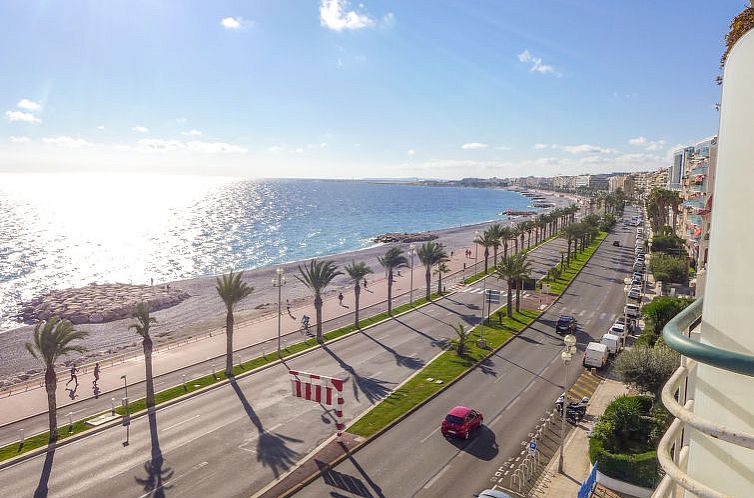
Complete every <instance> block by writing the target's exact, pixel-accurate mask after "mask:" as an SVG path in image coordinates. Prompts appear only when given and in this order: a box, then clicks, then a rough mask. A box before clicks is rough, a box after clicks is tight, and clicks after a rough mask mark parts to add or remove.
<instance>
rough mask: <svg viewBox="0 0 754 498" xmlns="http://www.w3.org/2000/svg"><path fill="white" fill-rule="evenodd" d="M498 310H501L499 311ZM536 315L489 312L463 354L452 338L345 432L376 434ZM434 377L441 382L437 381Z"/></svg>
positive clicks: (442, 386) (474, 364)
mask: <svg viewBox="0 0 754 498" xmlns="http://www.w3.org/2000/svg"><path fill="white" fill-rule="evenodd" d="M499 313H502V315H499ZM539 315H540V312H539V311H535V310H521V311H520V312H515V313H514V314H513V317H512V318H508V317H507V316H505V313H504V311H498V312H496V313H495V314H493V318H491V319H490V320H487V321H486V322H485V325H484V326H482V327H476V328H474V329H473V330H472V331H471V333H470V334H469V338H468V340H467V342H466V352H465V354H464V355H463V356H459V355H458V353H457V352H456V349H455V347H456V345H457V341H453V342H452V344H453V349H450V350H448V351H445V352H444V353H443V354H441V355H440V356H439V357H437V358H436V359H435V360H434V361H432V362H431V363H430V364H428V365H427V366H425V367H424V368H423V369H422V370H421V371H419V372H418V373H417V374H416V375H415V376H414V377H412V378H411V379H410V380H409V381H408V382H406V383H405V384H403V385H402V386H401V387H400V388H398V389H396V390H395V391H394V392H393V393H392V394H390V395H389V396H388V397H387V398H385V399H384V400H382V401H381V402H380V403H379V404H377V405H376V406H375V407H374V408H372V409H371V410H370V411H369V412H368V413H367V414H366V415H364V416H363V417H361V418H360V419H359V420H357V421H356V422H355V423H354V424H353V425H352V426H351V427H349V428H348V429H347V430H348V432H350V433H352V434H357V435H359V436H364V437H369V436H372V435H374V434H376V433H377V432H379V431H380V430H382V429H384V428H385V427H387V426H388V425H390V424H391V423H392V422H394V421H395V420H397V419H398V418H399V417H400V416H401V415H403V414H405V413H407V412H408V411H409V410H411V409H412V408H414V407H415V406H417V405H419V404H420V403H422V402H423V401H426V400H427V399H429V398H430V397H431V396H432V395H433V394H435V393H436V392H438V391H440V390H442V389H443V388H445V386H447V385H448V384H449V383H450V382H451V381H453V380H454V379H456V378H458V377H459V376H461V375H462V374H463V373H465V372H466V371H468V370H470V369H472V368H474V367H475V366H477V365H478V364H479V363H480V362H481V361H482V360H484V359H485V358H487V357H488V356H489V355H490V354H491V353H492V351H494V350H496V349H497V348H498V347H500V346H502V345H503V344H505V343H506V342H508V340H510V338H511V337H513V336H514V335H515V334H517V333H518V332H520V331H521V330H523V329H524V328H525V327H526V326H527V325H529V324H530V323H532V322H533V321H534V320H536V318H537V317H538V316H539ZM449 332H450V330H449ZM451 333H452V332H451ZM480 333H483V334H484V339H485V340H486V341H487V344H488V346H489V347H490V348H491V349H481V348H479V347H478V346H477V339H479V338H480ZM437 381H441V382H440V383H438V382H437Z"/></svg>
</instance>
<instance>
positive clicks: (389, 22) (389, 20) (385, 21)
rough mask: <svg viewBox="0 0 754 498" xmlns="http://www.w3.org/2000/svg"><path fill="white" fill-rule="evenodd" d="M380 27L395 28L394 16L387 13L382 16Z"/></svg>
mask: <svg viewBox="0 0 754 498" xmlns="http://www.w3.org/2000/svg"><path fill="white" fill-rule="evenodd" d="M382 25H383V26H384V27H386V28H392V27H393V26H395V14H393V13H392V12H388V13H387V14H385V15H384V16H382Z"/></svg>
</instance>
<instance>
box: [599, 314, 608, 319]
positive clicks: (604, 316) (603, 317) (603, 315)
mask: <svg viewBox="0 0 754 498" xmlns="http://www.w3.org/2000/svg"><path fill="white" fill-rule="evenodd" d="M605 318H607V313H604V312H603V313H600V320H604V319H605Z"/></svg>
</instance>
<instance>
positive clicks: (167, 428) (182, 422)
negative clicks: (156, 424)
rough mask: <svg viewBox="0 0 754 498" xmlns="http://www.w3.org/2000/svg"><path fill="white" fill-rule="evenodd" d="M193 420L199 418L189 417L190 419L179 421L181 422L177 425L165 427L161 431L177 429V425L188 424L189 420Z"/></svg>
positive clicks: (196, 416) (197, 416)
mask: <svg viewBox="0 0 754 498" xmlns="http://www.w3.org/2000/svg"><path fill="white" fill-rule="evenodd" d="M195 418H199V415H194V416H193V417H191V418H187V419H186V420H183V421H181V422H178V423H177V424H173V425H171V426H170V427H165V428H164V429H162V430H163V431H169V430H170V429H172V428H173V427H178V426H179V425H181V424H185V423H186V422H188V421H190V420H194V419H195Z"/></svg>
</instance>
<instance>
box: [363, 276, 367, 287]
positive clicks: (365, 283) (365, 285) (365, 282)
mask: <svg viewBox="0 0 754 498" xmlns="http://www.w3.org/2000/svg"><path fill="white" fill-rule="evenodd" d="M364 288H365V289H366V288H367V279H366V278H365V279H364Z"/></svg>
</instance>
